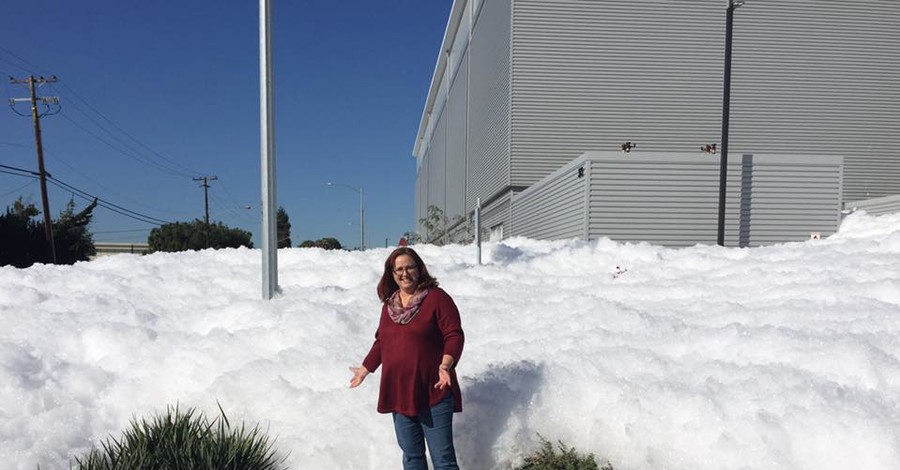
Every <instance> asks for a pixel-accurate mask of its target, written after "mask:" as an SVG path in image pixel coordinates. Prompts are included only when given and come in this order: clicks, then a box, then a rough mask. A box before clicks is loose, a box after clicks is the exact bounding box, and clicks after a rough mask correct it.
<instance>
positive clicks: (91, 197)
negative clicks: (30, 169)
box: [47, 175, 170, 225]
mask: <svg viewBox="0 0 900 470" xmlns="http://www.w3.org/2000/svg"><path fill="white" fill-rule="evenodd" d="M47 180H48V181H50V182H51V183H53V184H54V185H56V186H57V187H60V188H63V189H67V190H69V191H72V192H73V193H74V194H76V195H78V196H79V197H81V198H83V199H86V200H89V201H92V200H96V201H97V205H98V206H101V207H104V208H106V209H108V210H111V211H113V212H115V213H117V214H121V215H124V216H126V217H130V218H132V219H135V220H140V221H141V222H146V223H149V224H153V225H163V224H168V223H170V222H169V221H168V220H162V219H157V218H156V217H152V216H149V215H145V214H141V213H140V212H136V211H133V210H131V209H127V208H125V207H122V206H120V205H118V204H113V203H111V202H109V201H106V200H104V199H101V198H100V197H98V196H94V195H93V194H90V193H88V192H86V191H82V190H80V189H78V188H76V187H74V186H72V185H70V184H68V183H66V182H64V181H60V180H59V179H57V178H54V177H52V176H50V175H47Z"/></svg>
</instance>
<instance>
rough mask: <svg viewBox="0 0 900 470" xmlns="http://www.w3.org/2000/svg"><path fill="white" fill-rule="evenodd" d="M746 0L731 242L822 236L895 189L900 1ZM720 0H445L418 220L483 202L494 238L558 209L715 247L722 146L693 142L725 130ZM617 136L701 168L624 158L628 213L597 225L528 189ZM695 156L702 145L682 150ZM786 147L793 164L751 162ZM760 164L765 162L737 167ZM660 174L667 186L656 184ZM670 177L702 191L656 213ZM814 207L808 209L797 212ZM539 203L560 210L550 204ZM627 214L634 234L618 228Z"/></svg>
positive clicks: (674, 184)
mask: <svg viewBox="0 0 900 470" xmlns="http://www.w3.org/2000/svg"><path fill="white" fill-rule="evenodd" d="M744 3H745V4H744V5H743V6H742V7H740V8H739V9H737V10H736V12H735V16H734V18H735V19H734V35H733V37H734V40H733V62H732V92H731V112H730V133H729V136H730V137H729V161H730V163H731V164H732V166H734V165H737V166H736V167H735V170H733V171H730V173H729V178H730V182H729V188H728V189H729V203H728V206H729V210H728V221H727V226H726V240H725V241H726V245H728V246H752V245H757V244H765V243H774V242H779V241H789V240H799V239H805V238H808V237H809V235H810V233H813V232H816V233H819V234H820V235H821V236H826V235H827V234H829V233H830V232H832V231H834V230H835V229H836V227H837V223H838V221H839V220H840V208H841V207H842V206H844V207H850V206H865V203H864V202H862V203H861V201H865V200H868V199H873V198H883V197H890V196H894V195H900V86H898V83H900V31H898V29H897V25H898V24H900V2H885V1H879V0H856V1H853V2H823V1H818V0H780V1H777V2H771V1H769V2H764V1H758V0H746V2H744ZM726 5H727V2H726V1H724V0H694V1H690V2H685V1H670V0H653V1H651V0H606V1H584V0H456V1H455V2H454V4H453V8H452V11H451V14H450V18H449V21H448V25H447V29H446V32H445V36H444V41H443V44H442V47H441V52H440V54H439V56H438V58H437V64H436V66H435V71H434V75H433V78H432V83H431V87H430V90H429V94H428V98H427V101H426V104H425V109H424V112H423V115H422V119H421V121H420V125H419V130H418V134H417V137H416V141H415V145H414V149H413V154H414V156H415V158H416V160H417V178H416V188H415V191H416V214H415V215H416V219H417V220H421V219H425V218H426V217H428V215H429V207H432V206H433V207H437V208H439V209H441V211H442V212H443V215H444V216H445V217H446V218H447V220H448V221H449V222H450V223H449V225H450V229H449V232H451V233H455V236H456V237H457V238H458V239H460V238H465V237H466V236H467V235H466V234H464V233H462V232H464V231H465V230H466V229H467V228H468V227H469V226H470V225H469V224H468V223H466V221H465V219H466V218H467V217H468V216H470V215H471V213H472V211H473V210H474V207H475V202H476V198H480V199H481V203H482V218H481V221H482V228H483V230H484V232H485V235H488V234H490V235H491V236H493V237H497V238H502V237H508V236H511V235H525V236H531V237H536V238H559V237H563V236H565V237H568V236H570V235H571V233H574V232H571V231H563V232H565V233H564V234H563V232H559V233H556V232H554V231H553V230H548V227H546V226H544V225H542V224H543V223H544V222H545V221H547V223H550V222H549V220H550V219H553V220H555V222H553V223H564V224H565V223H569V224H570V225H571V224H573V223H578V222H580V223H582V225H583V224H585V223H587V224H594V225H593V228H596V230H593V229H591V228H590V227H588V228H584V227H582V230H581V233H580V234H578V235H575V236H582V237H587V238H597V237H602V236H608V237H610V238H612V239H616V240H642V239H643V240H650V241H653V242H655V243H661V244H665V245H683V244H693V243H714V242H715V232H716V223H717V218H716V209H715V207H714V206H715V204H716V200H717V196H718V179H717V178H715V179H714V180H713V181H710V180H709V174H708V171H707V170H709V168H707V167H708V166H709V164H710V163H711V162H718V158H719V155H718V154H712V155H710V154H705V153H702V152H701V151H700V149H701V147H706V146H707V145H710V144H718V143H719V140H720V136H721V126H722V120H721V117H722V88H723V86H722V79H723V62H724V60H723V56H724V42H725V41H724V36H725V7H726ZM626 142H628V143H631V144H632V145H633V146H634V147H633V149H634V150H633V151H632V152H630V153H627V154H624V153H623V154H621V159H622V161H623V162H624V163H626V164H629V163H628V162H637V161H638V160H640V161H644V162H649V161H653V160H654V159H657V160H658V159H663V161H664V162H671V163H673V164H674V163H675V162H676V161H681V162H683V163H684V162H685V161H690V160H691V159H696V160H697V162H695V163H697V164H698V165H701V166H702V167H703V169H702V170H700V172H699V173H696V172H695V173H692V172H691V171H689V170H686V171H680V172H679V173H678V174H677V177H676V176H675V174H672V175H669V176H670V177H669V178H666V176H667V175H665V174H663V175H661V176H662V178H661V179H659V178H657V176H660V175H658V174H657V175H653V176H650V175H651V174H652V173H653V172H648V171H647V170H649V169H652V168H653V167H654V164H649V167H648V166H647V165H643V164H641V165H639V164H634V165H636V167H640V168H641V169H642V170H641V171H637V169H636V168H630V169H629V168H624V169H623V168H619V170H621V171H619V173H618V174H619V175H620V176H619V180H617V181H618V183H619V184H620V185H621V184H625V187H627V190H623V191H622V193H621V194H620V195H619V196H621V197H622V198H625V199H627V201H625V202H624V203H623V205H622V208H623V209H622V210H623V211H624V212H618V213H615V212H607V213H604V215H603V217H605V218H606V219H604V221H603V223H599V222H597V221H596V220H595V221H590V220H588V221H587V222H584V220H582V219H572V220H571V221H568V222H565V221H560V220H558V219H559V217H560V216H562V215H564V214H565V213H566V211H569V212H571V213H572V214H573V215H572V217H576V218H577V217H579V216H577V215H574V214H576V212H578V210H582V209H575V208H573V207H568V206H565V207H563V206H558V204H557V203H558V202H559V201H557V200H556V199H557V198H560V197H562V196H561V195H560V194H558V193H553V192H552V191H549V190H545V191H546V192H544V193H540V192H539V191H537V190H536V189H534V190H531V191H530V192H529V193H528V194H524V193H523V192H524V191H526V189H528V188H529V187H531V186H533V185H536V184H537V183H539V182H542V181H543V183H542V185H543V186H545V187H546V186H547V184H548V183H547V181H544V180H545V178H548V177H549V176H551V174H553V173H554V172H556V171H558V170H560V169H561V168H562V167H563V166H564V165H567V164H570V163H572V162H573V161H574V160H575V159H576V158H579V157H581V158H583V159H585V161H593V162H597V161H598V160H597V159H598V158H601V157H599V156H598V154H597V153H592V154H589V155H592V156H589V155H585V154H586V152H600V153H601V154H603V153H604V152H613V153H615V152H620V151H621V149H622V147H623V144H625V143H626ZM631 148H632V147H631V146H629V150H630V149H631ZM688 153H693V154H696V157H686V158H687V160H685V158H683V157H685V155H687V154H688ZM604 155H605V156H604V157H602V158H601V159H605V160H604V161H606V163H604V165H607V166H608V165H612V160H610V159H611V158H612V159H614V158H613V157H612V156H611V155H610V154H609V153H606V154H604ZM629 155H630V156H633V158H631V160H629V159H628V156H629ZM745 155H747V156H751V155H752V157H749V158H750V160H747V157H744V156H745ZM779 158H784V159H785V161H786V162H788V163H789V165H788V166H787V167H783V168H781V169H775V170H773V168H775V167H773V166H765V165H762V166H760V165H761V164H760V162H763V161H765V162H767V163H766V165H770V164H772V163H777V161H778V159H779ZM666 159H668V160H666ZM754 160H755V161H756V162H757V164H756V168H758V169H759V171H762V173H753V172H750V170H748V169H745V170H743V171H744V173H741V171H742V170H741V168H743V167H742V166H741V165H743V164H744V163H746V162H752V161H754ZM807 165H809V166H807ZM788 167H790V168H788ZM598 168H599V167H597V168H594V169H595V170H596V169H598ZM657 168H658V169H660V171H663V172H665V171H668V170H665V169H666V168H671V166H666V165H663V164H659V165H657ZM681 168H682V169H686V168H688V166H684V165H682V166H681ZM698 168H699V167H698ZM816 168H818V169H816ZM632 170H634V171H633V172H632ZM821 171H824V172H826V173H827V174H825V175H823V174H821V173H819V172H821ZM657 173H659V171H657ZM592 174H593V175H594V176H597V174H596V172H594V173H592ZM610 174H613V173H610ZM629 175H631V176H629ZM754 175H756V176H757V182H758V183H760V184H762V182H763V181H765V184H766V185H767V186H765V187H766V188H767V189H766V191H769V190H773V191H775V193H772V194H774V195H771V196H768V197H764V195H763V194H762V193H759V192H756V193H754V192H753V191H751V187H750V186H749V185H746V184H745V185H744V187H743V189H742V187H741V181H742V180H741V178H743V177H753V176H754ZM816 175H819V176H822V178H818V179H816ZM626 176H627V178H626ZM807 177H813V179H811V180H810V179H805V178H807ZM733 178H737V180H735V181H731V179H733ZM760 178H762V179H760ZM610 184H611V182H610V180H609V179H606V180H603V179H598V180H596V181H595V183H594V184H592V185H590V186H589V187H587V188H586V189H585V190H584V191H585V192H584V194H583V198H582V201H581V203H582V204H588V205H587V206H585V207H584V208H583V211H587V212H586V213H587V214H598V212H597V208H595V207H593V206H590V204H599V203H601V202H600V201H603V198H602V197H599V198H598V197H594V196H596V195H597V194H599V193H597V191H599V192H601V193H602V192H604V191H606V192H607V193H608V192H609V191H608V190H609V185H610ZM604 185H606V186H604ZM662 186H668V189H667V191H669V190H671V191H670V192H666V191H662V192H656V193H654V192H653V191H651V189H653V188H660V187H662ZM708 186H711V187H708ZM785 188H787V189H791V190H793V191H791V190H788V191H782V190H781V189H785ZM680 189H683V190H684V191H688V192H691V191H693V192H694V193H696V194H695V196H697V197H698V198H699V199H698V200H697V201H694V203H692V204H694V205H693V206H692V208H690V213H689V214H687V215H685V216H684V217H683V218H681V219H679V218H678V217H674V218H673V217H655V216H654V214H655V213H659V214H669V215H671V214H674V213H677V212H678V207H679V206H678V204H677V203H678V200H677V198H676V199H672V198H673V196H672V194H676V193H677V192H678V191H679V190H680ZM523 196H527V197H528V205H527V206H525V205H523V204H525V202H526V201H525V200H523V199H521V197H523ZM569 200H570V201H574V199H573V198H572V197H569ZM835 201H836V203H834V202H835ZM709 204H712V205H713V206H712V208H710V207H711V206H709ZM810 204H812V205H813V206H815V208H814V209H813V210H812V211H813V212H814V213H815V216H813V217H806V216H807V215H809V213H810V212H809V208H810V207H811V206H810ZM822 204H824V205H822ZM543 206H547V207H551V206H552V207H555V209H554V210H555V211H556V212H555V213H554V214H555V215H556V217H555V218H548V217H547V213H546V211H545V212H541V209H540V208H541V207H543ZM826 206H827V207H828V209H827V211H830V212H828V214H827V217H824V219H827V220H828V221H830V222H828V223H825V225H823V223H822V220H824V219H823V216H822V214H821V212H820V211H822V210H825V209H823V208H824V207H826ZM895 206H896V204H895ZM638 207H642V209H640V211H643V212H642V214H643V215H641V216H640V217H638V219H640V220H637V221H636V220H635V218H634V217H633V215H634V214H635V213H637V212H635V211H638V209H636V208H638ZM742 207H744V213H741V208H742ZM879 207H885V205H884V204H881V205H880V206H879ZM523 211H525V212H523ZM528 211H530V213H531V215H529V214H527V213H526V212H528ZM640 211H638V212H640ZM760 211H762V212H760ZM763 212H764V213H765V214H766V215H765V216H763ZM541 214H543V215H541ZM581 214H582V217H583V218H584V217H588V216H585V215H584V213H581ZM742 217H743V218H742ZM585 220H587V219H585ZM763 221H764V224H765V227H762V226H759V224H761V223H763ZM595 222H596V223H595ZM742 223H743V224H744V225H741V224H742ZM626 226H627V227H629V228H628V229H627V230H624V231H625V232H627V234H623V233H621V232H623V230H618V229H617V230H613V228H615V227H619V228H620V229H621V228H624V227H626ZM754 228H759V230H756V232H755V233H758V234H759V235H758V236H757V235H752V234H753V233H754ZM419 229H420V231H421V229H422V227H421V226H420V227H419ZM742 230H744V231H743V232H742ZM748 233H749V234H751V236H750V237H749V238H748V235H747V234H748Z"/></svg>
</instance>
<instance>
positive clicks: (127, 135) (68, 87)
mask: <svg viewBox="0 0 900 470" xmlns="http://www.w3.org/2000/svg"><path fill="white" fill-rule="evenodd" d="M61 86H62V87H63V88H65V89H66V90H68V93H71V95H72V96H73V97H74V98H76V99H77V100H78V101H80V102H81V103H83V104H84V105H85V106H86V107H87V108H88V109H90V110H91V111H93V112H94V113H95V114H97V115H98V116H100V118H102V119H103V120H104V121H106V122H107V123H108V124H109V125H111V126H112V127H113V128H115V129H116V130H117V131H119V132H121V133H122V135H124V136H125V137H128V138H129V139H131V141H132V142H134V143H136V144H138V145H140V146H141V147H143V148H144V149H146V150H147V151H148V152H150V153H152V154H153V155H155V156H157V157H159V158H160V159H162V160H165V161H166V162H168V163H170V164H171V165H173V166H175V167H178V168H180V169H182V170H184V172H185V173H186V175H187V176H189V177H190V176H193V175H198V174H200V172H198V171H195V170H193V169H191V168H187V167H185V166H183V165H181V164H180V163H178V162H176V161H174V160H172V159H169V158H166V157H165V156H164V155H162V154H160V153H159V152H157V151H155V150H153V149H152V148H150V147H149V146H147V145H146V144H144V143H143V142H141V141H140V140H138V139H136V138H135V137H134V136H132V135H131V134H129V133H128V132H125V130H124V129H122V128H121V127H119V126H118V125H116V123H115V122H113V121H112V120H111V119H109V118H108V117H106V116H105V115H104V114H103V113H101V112H100V111H98V110H97V108H95V107H94V106H92V105H91V104H90V103H89V102H88V101H87V100H85V99H84V98H82V97H81V95H79V94H78V93H76V92H75V90H74V89H72V87H70V86H68V85H66V84H62V85H61ZM51 87H53V88H54V90H56V87H55V86H53V85H52V84H51ZM60 94H61V93H60ZM72 105H73V107H74V108H75V109H77V110H78V111H79V112H81V113H82V114H84V116H85V117H87V118H88V119H89V120H91V121H92V122H94V124H96V125H97V127H100V128H101V129H103V126H102V125H100V123H98V122H97V121H96V120H94V119H93V118H92V117H90V115H88V114H87V113H86V112H84V110H82V109H80V108H79V107H78V106H77V105H76V104H75V103H74V102H73V103H72ZM107 133H109V134H110V135H113V134H112V133H111V132H109V131H107ZM117 140H118V139H117ZM129 148H132V147H130V146H129ZM138 153H140V152H138Z"/></svg>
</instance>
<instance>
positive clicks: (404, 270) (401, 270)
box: [394, 266, 419, 276]
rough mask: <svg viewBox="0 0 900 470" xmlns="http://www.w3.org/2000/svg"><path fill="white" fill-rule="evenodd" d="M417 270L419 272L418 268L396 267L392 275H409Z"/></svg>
mask: <svg viewBox="0 0 900 470" xmlns="http://www.w3.org/2000/svg"><path fill="white" fill-rule="evenodd" d="M418 270H419V267H418V266H397V267H396V268H394V274H396V275H398V276H399V275H401V274H403V273H406V274H409V273H411V272H415V271H418Z"/></svg>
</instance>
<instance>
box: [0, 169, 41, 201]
mask: <svg viewBox="0 0 900 470" xmlns="http://www.w3.org/2000/svg"><path fill="white" fill-rule="evenodd" d="M3 173H6V172H5V171H4V172H3ZM18 176H25V175H18ZM31 178H32V179H31V181H29V182H27V183H25V184H24V185H22V186H19V187H18V188H16V189H13V190H12V191H8V192H5V193H3V194H0V197H6V196H9V195H10V194H13V193H17V192H19V191H21V190H23V189H25V188H27V187H29V186H31V185H33V184H34V181H35V179H36V177H31Z"/></svg>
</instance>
